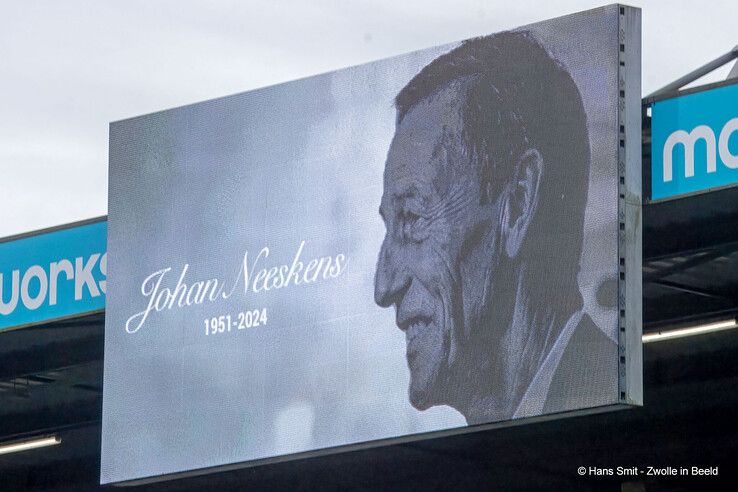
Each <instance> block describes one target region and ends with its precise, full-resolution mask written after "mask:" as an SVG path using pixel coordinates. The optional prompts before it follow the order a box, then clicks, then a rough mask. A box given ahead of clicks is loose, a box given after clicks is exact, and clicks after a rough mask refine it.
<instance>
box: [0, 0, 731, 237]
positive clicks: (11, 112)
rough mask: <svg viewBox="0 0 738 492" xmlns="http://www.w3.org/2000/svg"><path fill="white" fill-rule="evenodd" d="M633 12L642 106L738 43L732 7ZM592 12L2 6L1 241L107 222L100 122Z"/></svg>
mask: <svg viewBox="0 0 738 492" xmlns="http://www.w3.org/2000/svg"><path fill="white" fill-rule="evenodd" d="M633 4H634V5H637V6H640V7H642V8H643V91H644V94H647V93H649V92H652V91H653V90H656V89H658V88H659V87H660V86H662V85H664V84H666V83H669V82H671V81H672V80H674V79H675V78H677V77H679V76H681V75H683V74H685V73H687V72H689V71H691V70H693V69H694V68H696V67H697V66H699V65H701V64H703V63H705V62H707V61H709V60H711V59H713V58H715V57H717V56H718V55H720V54H722V53H725V52H727V51H729V50H730V49H731V48H732V47H733V46H735V45H736V44H738V34H736V31H735V25H736V20H737V18H738V2H736V0H721V1H711V2H697V1H695V0H679V1H675V0H671V1H667V0H654V1H637V2H634V3H633ZM600 5H602V3H599V2H592V1H579V0H557V1H550V2H540V1H538V2H534V1H528V0H516V1H513V2H510V1H500V0H461V1H454V2H451V1H446V2H443V1H433V0H425V1H419V0H402V1H400V0H361V1H346V0H343V1H339V0H312V1H303V2H297V1H282V0H271V1H248V0H246V1H226V0H220V1H214V2H204V1H202V2H194V1H182V0H178V1H151V0H146V1H144V0H141V1H134V0H128V1H116V2H113V1H108V2H101V1H92V0H90V1H72V0H64V1H58V0H45V1H28V0H24V1H15V0H0V89H1V90H0V210H2V212H1V215H0V217H2V220H0V237H3V236H8V235H11V234H16V233H20V232H25V231H30V230H34V229H39V228H42V227H48V226H53V225H58V224H63V223H67V222H72V221H76V220H81V219H85V218H89V217H94V216H98V215H104V214H105V213H106V212H107V191H106V189H107V162H108V149H107V142H108V123H109V122H110V121H115V120H119V119H122V118H127V117H130V116H135V115H139V114H143V113H150V112H153V111H158V110H161V109H166V108H170V107H173V106H179V105H183V104H189V103H193V102H197V101H201V100H204V99H211V98H214V97H219V96H224V95H227V94H232V93H236V92H242V91H245V90H249V89H254V88H257V87H262V86H265V85H270V84H274V83H277V82H283V81H287V80H291V79H295V78H300V77H305V76H308V75H313V74H317V73H321V72H325V71H329V70H333V69H337V68H341V67H346V66H350V65H356V64H359V63H364V62H367V61H371V60H376V59H379V58H384V57H387V56H392V55H397V54H400V53H405V52H408V51H412V50H416V49H421V48H426V47H430V46H434V45H438V44H443V43H448V42H451V41H456V40H460V39H464V38H468V37H472V36H477V35H481V34H488V33H493V32H497V31H500V30H504V29H510V28H514V27H517V26H520V25H524V24H529V23H532V22H537V21H540V20H544V19H547V18H551V17H556V16H560V15H564V14H569V13H573V12H576V11H580V10H585V9H588V8H592V7H596V6H600ZM728 71H729V67H725V68H724V69H723V70H720V71H718V72H717V73H715V74H714V75H713V76H711V77H709V78H708V79H707V80H708V81H713V80H719V79H723V78H725V76H726V75H727V73H728Z"/></svg>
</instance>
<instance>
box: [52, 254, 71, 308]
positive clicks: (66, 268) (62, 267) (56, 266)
mask: <svg viewBox="0 0 738 492" xmlns="http://www.w3.org/2000/svg"><path fill="white" fill-rule="evenodd" d="M60 272H64V273H65V274H66V276H67V280H72V279H73V278H74V269H73V268H72V262H70V261H69V260H61V261H59V262H56V261H55V262H52V263H51V264H50V265H49V306H56V287H57V277H58V276H59V273H60Z"/></svg>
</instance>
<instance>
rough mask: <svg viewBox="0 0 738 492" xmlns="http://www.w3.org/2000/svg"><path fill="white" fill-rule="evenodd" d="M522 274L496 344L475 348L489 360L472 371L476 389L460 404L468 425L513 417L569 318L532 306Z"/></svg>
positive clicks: (541, 307) (545, 308)
mask: <svg viewBox="0 0 738 492" xmlns="http://www.w3.org/2000/svg"><path fill="white" fill-rule="evenodd" d="M525 277H526V276H525V275H522V274H521V275H518V276H517V278H518V282H517V288H516V294H515V303H514V305H513V307H512V312H511V314H510V315H508V316H509V317H508V322H507V323H504V324H502V323H500V324H502V325H503V326H506V329H505V330H504V332H503V333H504V334H503V336H502V337H500V338H499V339H498V343H497V344H496V345H495V347H489V346H487V347H478V348H479V349H480V350H477V351H475V354H476V355H477V358H480V357H486V358H487V359H488V360H487V361H481V360H480V361H478V362H480V363H479V364H477V367H480V368H481V367H485V368H487V370H486V371H480V372H478V373H476V374H475V376H476V377H475V379H476V381H475V382H476V384H474V385H473V387H474V388H475V389H476V390H478V391H476V392H475V393H476V394H475V395H474V396H473V397H472V398H471V399H469V398H468V396H467V398H466V399H465V401H463V403H464V404H463V405H459V407H463V408H459V410H460V411H461V412H462V414H464V416H465V417H466V419H467V421H468V422H469V423H470V424H473V423H482V422H493V421H499V420H504V419H508V418H510V417H512V415H513V414H514V413H515V410H516V409H517V408H518V405H519V404H520V401H521V400H522V398H523V395H524V394H525V392H526V390H527V389H528V386H529V385H530V383H531V381H532V380H533V378H534V377H535V376H536V374H537V372H538V370H539V369H540V367H541V365H542V364H543V362H544V360H545V358H546V355H547V354H548V353H549V352H550V350H551V348H552V347H553V345H554V343H555V342H556V340H557V338H558V336H559V334H560V333H561V330H562V329H563V326H564V325H565V323H566V322H567V320H568V319H569V316H566V317H565V319H561V316H557V315H556V313H555V312H554V311H552V310H551V309H550V308H548V307H547V306H540V305H534V303H533V300H532V299H531V298H530V296H529V294H528V289H527V288H526V286H525V285H524V278H525ZM569 314H570V313H569ZM500 324H495V325H493V326H500ZM489 328H492V327H489ZM493 351H494V352H493ZM485 362H486V363H485ZM467 384H468V383H467ZM464 386H467V385H464ZM467 387H468V386H467ZM457 408H458V407H457Z"/></svg>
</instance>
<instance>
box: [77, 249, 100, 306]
mask: <svg viewBox="0 0 738 492" xmlns="http://www.w3.org/2000/svg"><path fill="white" fill-rule="evenodd" d="M99 257H100V253H95V254H94V255H92V256H90V258H89V259H88V260H87V262H86V263H84V266H83V263H82V260H83V258H82V257H78V258H75V259H74V300H75V301H79V300H80V299H82V288H83V287H84V286H85V285H86V286H87V290H88V291H89V292H90V295H91V296H92V297H97V296H99V295H100V291H99V290H98V289H97V284H96V283H95V277H93V276H92V267H94V266H95V263H97V259H98V258H99Z"/></svg>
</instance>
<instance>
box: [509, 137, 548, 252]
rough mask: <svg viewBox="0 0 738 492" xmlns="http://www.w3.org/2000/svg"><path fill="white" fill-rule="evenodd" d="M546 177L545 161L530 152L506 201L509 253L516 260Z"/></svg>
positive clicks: (518, 168)
mask: <svg viewBox="0 0 738 492" xmlns="http://www.w3.org/2000/svg"><path fill="white" fill-rule="evenodd" d="M541 174H543V158H542V157H541V154H540V153H539V152H538V151H537V150H535V149H528V150H526V151H525V152H523V154H522V155H521V156H520V159H518V162H517V165H516V166H515V174H514V176H513V179H512V182H511V183H510V185H509V187H508V190H507V194H506V200H505V209H504V219H503V232H504V234H505V239H504V241H505V252H506V253H507V256H508V257H510V258H515V257H516V256H517V255H518V252H519V251H520V248H521V246H522V245H523V241H524V240H525V236H526V234H527V232H528V226H530V223H531V222H532V221H533V217H535V214H536V208H537V207H538V191H539V188H540V184H541Z"/></svg>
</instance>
